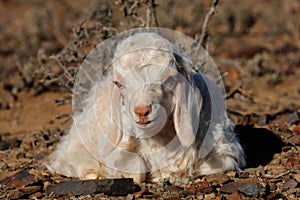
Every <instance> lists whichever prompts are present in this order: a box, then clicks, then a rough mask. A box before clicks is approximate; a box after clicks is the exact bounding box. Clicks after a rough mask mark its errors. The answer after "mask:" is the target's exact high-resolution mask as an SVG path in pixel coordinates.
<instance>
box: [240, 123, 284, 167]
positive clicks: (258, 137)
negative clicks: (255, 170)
mask: <svg viewBox="0 0 300 200" xmlns="http://www.w3.org/2000/svg"><path fill="white" fill-rule="evenodd" d="M235 130H236V133H237V135H238V137H239V139H240V143H241V145H242V146H243V148H244V150H245V154H246V161H247V166H246V167H247V168H251V167H258V166H259V165H266V164H268V163H269V162H270V161H271V160H272V158H273V156H274V154H275V153H279V152H281V150H282V147H283V146H284V145H285V143H284V142H283V141H282V140H281V139H280V137H278V136H277V135H275V134H274V133H273V132H272V131H270V130H268V129H265V128H254V127H252V126H243V125H236V127H235Z"/></svg>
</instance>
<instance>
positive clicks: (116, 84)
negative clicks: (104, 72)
mask: <svg viewBox="0 0 300 200" xmlns="http://www.w3.org/2000/svg"><path fill="white" fill-rule="evenodd" d="M113 84H115V86H117V87H118V88H123V87H124V86H123V85H122V84H121V83H120V82H118V81H113Z"/></svg>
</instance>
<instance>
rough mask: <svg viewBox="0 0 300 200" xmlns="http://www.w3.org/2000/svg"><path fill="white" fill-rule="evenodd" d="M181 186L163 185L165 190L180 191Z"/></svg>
mask: <svg viewBox="0 0 300 200" xmlns="http://www.w3.org/2000/svg"><path fill="white" fill-rule="evenodd" d="M182 190H183V188H182V187H180V186H167V187H165V191H167V192H179V191H182Z"/></svg>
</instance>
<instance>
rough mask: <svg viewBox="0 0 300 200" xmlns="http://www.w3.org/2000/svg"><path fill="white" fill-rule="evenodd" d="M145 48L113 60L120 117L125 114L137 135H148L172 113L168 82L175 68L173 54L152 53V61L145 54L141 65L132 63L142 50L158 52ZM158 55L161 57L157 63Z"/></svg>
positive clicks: (171, 99) (155, 131) (172, 105)
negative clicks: (137, 131)
mask: <svg viewBox="0 0 300 200" xmlns="http://www.w3.org/2000/svg"><path fill="white" fill-rule="evenodd" d="M146 51H148V52H141V51H139V52H132V53H130V54H131V55H126V56H124V57H123V56H122V57H120V58H118V59H117V60H116V61H115V63H114V75H113V84H114V90H115V91H117V92H116V94H118V95H119V96H120V97H119V98H120V100H119V104H121V107H123V116H122V114H121V116H120V117H124V114H125V115H127V117H128V118H129V120H130V121H131V124H134V126H135V127H136V128H137V129H138V130H139V131H140V133H139V134H142V135H140V136H143V137H150V136H152V135H154V134H156V133H158V132H159V131H160V130H161V129H162V128H163V127H164V126H165V124H166V122H167V120H168V119H169V118H170V116H171V114H172V111H173V107H174V103H173V102H174V100H173V98H174V94H173V88H171V87H172V85H170V84H167V83H168V80H169V78H170V75H171V76H172V73H174V72H172V71H174V70H171V69H172V67H171V66H170V65H172V63H173V57H172V56H171V54H167V53H166V52H165V53H162V52H159V54H160V55H159V56H158V55H153V56H154V57H155V58H156V59H155V60H152V59H149V57H145V59H144V60H143V62H142V64H141V63H140V62H131V61H136V60H137V58H141V57H140V56H142V55H141V54H143V53H146V54H147V55H149V54H151V53H153V54H155V53H158V52H151V51H155V50H150V52H149V50H146ZM154 57H153V59H154ZM160 57H163V58H161V60H160V62H158V60H159V59H160ZM128 59H129V61H128ZM170 72H172V73H170ZM113 98H114V97H113ZM124 112H125V113H124ZM121 113H122V111H121Z"/></svg>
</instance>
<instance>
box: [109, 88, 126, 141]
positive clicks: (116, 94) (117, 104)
mask: <svg viewBox="0 0 300 200" xmlns="http://www.w3.org/2000/svg"><path fill="white" fill-rule="evenodd" d="M111 95H112V96H111V103H110V121H111V123H112V131H111V132H112V133H113V134H110V135H109V139H110V142H111V143H112V144H114V145H117V144H119V142H120V141H121V139H122V136H123V131H122V130H123V129H122V119H121V112H122V106H123V105H122V104H123V101H124V99H123V97H122V94H121V91H120V88H117V87H116V86H113V87H112V94H111Z"/></svg>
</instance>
